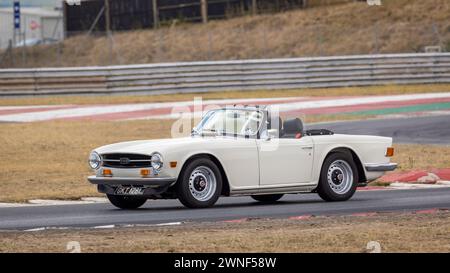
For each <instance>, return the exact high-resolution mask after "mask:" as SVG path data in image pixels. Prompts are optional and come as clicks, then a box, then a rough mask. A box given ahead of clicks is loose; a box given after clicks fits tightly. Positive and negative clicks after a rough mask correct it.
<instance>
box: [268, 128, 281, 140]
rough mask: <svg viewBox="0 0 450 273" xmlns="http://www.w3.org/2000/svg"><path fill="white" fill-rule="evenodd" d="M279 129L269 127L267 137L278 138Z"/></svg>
mask: <svg viewBox="0 0 450 273" xmlns="http://www.w3.org/2000/svg"><path fill="white" fill-rule="evenodd" d="M278 134H279V132H278V129H269V130H267V138H266V140H271V139H272V138H278Z"/></svg>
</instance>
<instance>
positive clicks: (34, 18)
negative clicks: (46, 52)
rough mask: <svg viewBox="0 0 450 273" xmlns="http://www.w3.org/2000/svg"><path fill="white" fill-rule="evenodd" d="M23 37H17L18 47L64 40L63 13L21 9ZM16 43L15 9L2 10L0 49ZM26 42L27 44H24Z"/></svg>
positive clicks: (0, 11) (42, 9) (33, 8)
mask: <svg viewBox="0 0 450 273" xmlns="http://www.w3.org/2000/svg"><path fill="white" fill-rule="evenodd" d="M20 32H21V35H17V36H16V37H17V38H16V45H23V44H24V43H25V44H27V45H29V44H36V43H48V42H52V41H56V40H62V39H64V21H63V16H62V12H61V11H58V10H55V9H51V8H35V7H22V8H21V30H20ZM10 41H11V42H12V43H14V11H13V7H10V8H0V48H6V47H8V45H9V42H10ZM24 41H25V42H24Z"/></svg>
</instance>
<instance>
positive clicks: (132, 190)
mask: <svg viewBox="0 0 450 273" xmlns="http://www.w3.org/2000/svg"><path fill="white" fill-rule="evenodd" d="M115 194H117V195H143V194H144V189H143V188H136V187H124V186H119V187H117V188H116V191H115Z"/></svg>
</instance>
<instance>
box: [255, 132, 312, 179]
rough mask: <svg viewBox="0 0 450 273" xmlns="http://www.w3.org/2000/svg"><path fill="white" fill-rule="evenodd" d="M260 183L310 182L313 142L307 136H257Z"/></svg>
mask: <svg viewBox="0 0 450 273" xmlns="http://www.w3.org/2000/svg"><path fill="white" fill-rule="evenodd" d="M257 142H258V153H259V173H260V182H259V183H260V186H268V185H274V186H282V185H290V184H304V183H309V182H311V174H312V164H313V159H314V158H313V157H314V143H313V140H312V138H311V137H309V136H305V137H302V138H300V139H295V138H273V139H270V140H267V139H258V141H257Z"/></svg>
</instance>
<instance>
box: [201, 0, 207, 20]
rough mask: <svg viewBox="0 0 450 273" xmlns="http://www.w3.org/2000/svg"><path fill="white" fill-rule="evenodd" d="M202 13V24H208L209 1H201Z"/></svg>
mask: <svg viewBox="0 0 450 273" xmlns="http://www.w3.org/2000/svg"><path fill="white" fill-rule="evenodd" d="M200 6H201V13H202V22H203V23H208V1H207V0H200Z"/></svg>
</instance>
